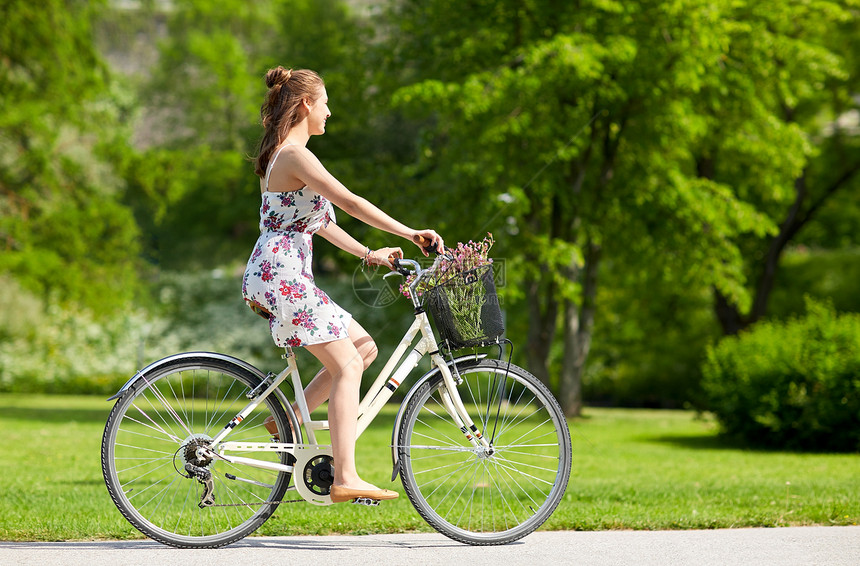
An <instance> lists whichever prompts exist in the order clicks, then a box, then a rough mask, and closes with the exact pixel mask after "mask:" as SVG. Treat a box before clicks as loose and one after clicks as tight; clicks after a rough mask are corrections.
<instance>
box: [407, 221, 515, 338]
mask: <svg viewBox="0 0 860 566" xmlns="http://www.w3.org/2000/svg"><path fill="white" fill-rule="evenodd" d="M493 243H494V240H493V235H492V234H490V233H488V234H487V237H486V238H484V239H483V240H481V241H480V242H472V241H470V242H469V243H468V244H463V243H458V244H457V247H456V248H453V249H452V248H449V250H448V253H447V254H446V255H445V256H444V257H443V259H442V261H441V262H440V263H439V265H438V267H437V269H436V271H435V272H434V273H433V274H432V275H431V276H430V277H429V278H427V279H425V280H423V281H421V282H420V283H419V285H418V287H417V289H416V291H417V293H418V295H419V296H423V295H425V294H426V304H427V306H428V307H429V310H430V313H431V314H432V315H433V319H434V320H435V321H436V326H437V327H438V329H439V333H440V335H441V336H442V338H443V339H447V340H448V342H449V344H450V345H451V346H452V347H453V348H463V347H467V346H472V345H477V344H480V343H484V342H488V341H492V340H493V339H495V338H497V337H499V336H500V335H501V334H502V333H503V332H504V326H503V324H502V318H501V310H500V309H499V303H498V299H497V297H496V289H495V284H494V282H493V269H492V263H493V260H492V259H491V258H490V257H489V252H490V248H491V247H492V246H493ZM410 283H412V278H407V280H406V281H405V282H404V284H403V285H401V287H400V290H401V292H402V293H403V294H404V295H407V296H408V295H409V291H408V286H409V284H410Z"/></svg>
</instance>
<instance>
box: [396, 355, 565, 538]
mask: <svg viewBox="0 0 860 566" xmlns="http://www.w3.org/2000/svg"><path fill="white" fill-rule="evenodd" d="M458 369H459V372H460V375H461V377H462V378H463V383H462V385H460V386H459V387H458V391H459V393H460V396H461V398H462V399H463V403H464V404H465V406H466V409H467V411H468V412H469V414H470V415H471V416H472V418H473V419H475V424H476V425H477V426H478V428H479V429H480V430H481V431H482V432H483V434H484V436H485V438H486V439H487V440H488V441H489V442H490V443H491V450H490V451H487V450H484V449H482V448H481V447H478V448H476V447H474V446H473V445H472V444H471V443H470V442H469V441H468V440H467V439H466V438H465V436H464V434H463V433H462V432H461V431H460V429H459V428H458V427H457V426H456V425H455V424H454V421H453V420H452V419H451V417H450V416H449V414H448V412H447V411H446V410H445V407H444V406H443V405H442V401H441V397H440V395H441V393H442V392H443V391H444V390H445V387H444V383H443V381H442V376H441V375H437V376H435V377H434V378H432V379H430V380H429V381H428V382H427V383H425V384H424V385H423V386H421V387H420V388H419V389H418V390H417V392H416V393H415V395H414V396H413V397H412V399H411V400H410V402H409V405H408V406H407V407H406V410H405V414H404V419H403V423H402V424H401V428H400V431H399V440H400V459H401V478H402V481H403V487H404V489H405V490H406V494H407V495H408V496H409V499H410V501H412V504H413V505H414V506H415V508H416V510H417V511H418V512H419V513H420V514H421V516H422V517H424V519H425V520H426V521H427V522H428V523H430V525H432V526H433V528H435V529H436V530H438V531H439V532H440V533H442V534H444V535H446V536H448V537H450V538H452V539H454V540H458V541H460V542H464V543H467V544H475V545H491V544H505V543H508V542H511V541H514V540H517V539H519V538H521V537H523V536H525V535H527V534H529V533H531V532H532V531H534V530H535V529H537V528H538V527H539V526H540V525H542V524H543V523H544V521H546V519H547V518H548V517H549V516H550V514H552V512H553V511H554V510H555V508H556V506H557V505H558V503H559V501H561V498H562V496H563V495H564V491H565V489H566V487H567V482H568V478H569V476H570V467H571V447H570V432H569V430H568V428H567V421H566V420H565V418H564V414H563V413H562V411H561V408H560V407H559V405H558V402H557V401H556V400H555V398H553V396H552V395H551V394H550V392H549V391H548V390H547V388H546V387H545V386H544V385H543V384H542V383H540V381H539V380H538V379H537V378H536V377H534V376H533V375H531V374H530V373H528V372H527V371H525V370H524V369H522V368H520V367H517V366H514V365H511V366H510V367H508V364H506V363H501V362H498V361H495V360H484V361H482V362H480V363H469V364H463V365H461V366H458Z"/></svg>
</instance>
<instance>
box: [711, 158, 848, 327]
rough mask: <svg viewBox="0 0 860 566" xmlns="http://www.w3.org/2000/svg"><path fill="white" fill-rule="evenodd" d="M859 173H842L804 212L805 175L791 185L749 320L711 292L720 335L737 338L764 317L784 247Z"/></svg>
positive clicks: (717, 294)
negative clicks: (791, 195)
mask: <svg viewBox="0 0 860 566" xmlns="http://www.w3.org/2000/svg"><path fill="white" fill-rule="evenodd" d="M858 172H860V164H855V165H854V166H853V167H850V168H848V169H846V170H845V171H844V172H843V173H842V174H841V175H839V177H837V178H836V179H834V181H833V182H832V183H830V185H828V186H827V187H825V188H824V190H823V191H822V192H821V193H820V194H819V196H818V198H817V199H816V200H815V201H814V202H812V203H811V204H810V205H809V206H808V207H807V208H806V210H805V211H804V210H803V209H804V203H805V201H806V200H807V197H808V195H809V191H808V190H807V186H806V171H804V172H803V174H802V175H801V176H800V177H798V178H797V179H796V180H795V182H794V191H795V197H794V202H793V203H792V204H791V208H790V209H789V210H788V213H787V215H786V217H785V220H783V222H782V224H780V227H779V233H778V234H777V235H776V236H774V237H773V238H772V239H771V240H770V241H769V242H768V249H767V251H766V253H765V256H764V265H762V267H761V273H760V274H759V276H758V278H757V280H756V282H755V284H756V287H755V298H754V299H753V305H752V308H751V309H750V314H749V316H743V315H742V314H741V312H740V311H739V310H738V308H737V305H734V304H731V303H729V301H728V299H727V298H726V297H725V296H724V295H723V294H722V293H720V292H719V291H717V290H716V289H715V290H714V311H715V313H716V315H717V319H718V320H719V321H720V325H721V326H722V329H723V334H725V335H733V334H737V333H738V332H740V331H741V330H743V329H744V328H746V327H747V326H749V325H751V324H753V323H755V322H756V321H758V320H760V319H762V318H764V316H765V315H766V314H767V304H768V300H769V299H770V293H771V291H773V286H774V283H775V282H776V275H777V272H778V271H779V260H780V258H781V257H782V252H783V251H785V248H786V247H787V246H788V244H789V243H790V242H791V241H792V240H793V239H794V237H795V236H797V233H798V232H800V230H801V229H802V228H803V227H804V226H805V225H806V224H807V223H808V222H809V221H810V220H811V219H812V218H813V217H814V216H815V213H816V212H817V211H818V210H819V209H820V208H821V207H822V206H823V205H824V203H825V202H827V200H828V199H829V198H830V197H831V196H833V194H834V193H836V192H837V191H838V190H839V189H840V188H842V187H844V186H845V185H847V184H848V183H849V182H850V181H851V179H852V178H853V177H854V176H855V175H856V174H857V173H858Z"/></svg>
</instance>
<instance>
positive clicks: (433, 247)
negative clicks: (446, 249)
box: [416, 236, 439, 254]
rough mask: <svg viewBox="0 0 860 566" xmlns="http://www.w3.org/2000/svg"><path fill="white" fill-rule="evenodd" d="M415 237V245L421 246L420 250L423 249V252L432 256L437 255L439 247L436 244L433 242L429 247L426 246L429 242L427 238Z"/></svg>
mask: <svg viewBox="0 0 860 566" xmlns="http://www.w3.org/2000/svg"><path fill="white" fill-rule="evenodd" d="M416 237H417V238H418V241H417V242H416V243H417V244H418V245H419V246H421V247H422V248H424V251H425V252H427V253H434V254H438V253H439V246H438V245H437V244H436V242H433V243H432V244H431V245H429V246H428V245H427V242H429V240H428V239H427V238H425V237H424V236H416Z"/></svg>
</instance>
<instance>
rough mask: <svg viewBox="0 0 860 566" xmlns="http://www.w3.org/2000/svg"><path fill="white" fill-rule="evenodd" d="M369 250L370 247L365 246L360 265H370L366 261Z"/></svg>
mask: <svg viewBox="0 0 860 566" xmlns="http://www.w3.org/2000/svg"><path fill="white" fill-rule="evenodd" d="M370 251H371V250H370V248H367V251H366V252H364V257H363V258H362V260H361V264H362V265H370V263H368V261H367V257H368V256H369V255H370Z"/></svg>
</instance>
